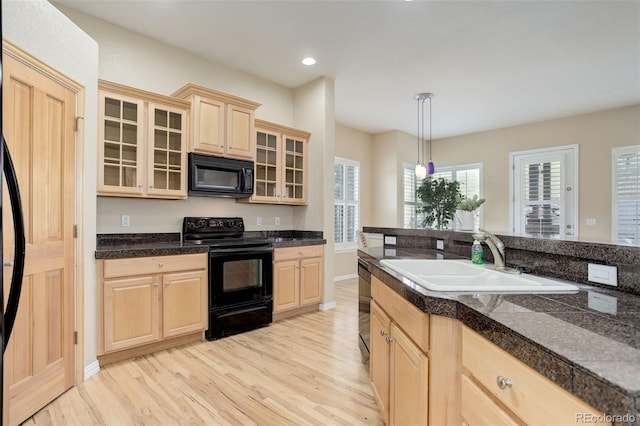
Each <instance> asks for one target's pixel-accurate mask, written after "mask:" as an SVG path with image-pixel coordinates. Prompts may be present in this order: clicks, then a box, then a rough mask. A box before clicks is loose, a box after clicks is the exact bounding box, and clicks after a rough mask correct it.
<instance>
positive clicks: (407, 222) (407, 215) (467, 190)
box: [403, 164, 482, 228]
mask: <svg viewBox="0 0 640 426" xmlns="http://www.w3.org/2000/svg"><path fill="white" fill-rule="evenodd" d="M432 177H433V178H435V179H437V178H444V179H447V180H457V181H458V182H460V192H461V193H462V195H464V196H465V197H468V198H472V197H473V196H474V195H477V196H478V198H482V186H481V182H482V165H481V164H466V165H461V166H450V167H439V168H438V169H437V170H436V172H435V173H434V174H433V175H432ZM419 185H420V182H419V181H418V179H416V175H415V172H414V165H412V164H404V165H403V188H404V227H405V228H422V220H423V218H424V215H423V214H421V213H417V208H418V207H419V206H422V205H423V203H422V202H421V201H420V200H419V199H418V198H417V197H416V189H417V188H418V186H419ZM480 210H481V209H480ZM480 210H479V211H478V215H476V217H475V222H476V223H475V228H478V227H479V226H480V224H481V223H482V222H481V215H480Z"/></svg>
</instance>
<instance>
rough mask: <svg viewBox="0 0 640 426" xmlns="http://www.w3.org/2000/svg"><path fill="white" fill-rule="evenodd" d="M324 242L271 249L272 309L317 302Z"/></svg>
mask: <svg viewBox="0 0 640 426" xmlns="http://www.w3.org/2000/svg"><path fill="white" fill-rule="evenodd" d="M323 277H324V246H323V245H313V246H302V247H283V248H276V249H274V250H273V313H274V314H278V313H281V312H287V311H292V310H294V309H298V308H303V307H308V306H314V305H318V304H319V303H320V302H321V301H322V295H323V291H324V278H323Z"/></svg>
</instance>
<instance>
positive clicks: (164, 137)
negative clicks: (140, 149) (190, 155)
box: [146, 102, 187, 198]
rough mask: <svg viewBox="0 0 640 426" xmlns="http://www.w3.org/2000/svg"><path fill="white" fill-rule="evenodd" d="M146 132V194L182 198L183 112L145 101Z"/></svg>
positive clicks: (184, 158) (184, 169)
mask: <svg viewBox="0 0 640 426" xmlns="http://www.w3.org/2000/svg"><path fill="white" fill-rule="evenodd" d="M147 135H148V145H147V149H148V150H149V152H148V165H149V166H148V176H147V183H148V187H147V188H146V191H147V193H148V194H150V195H154V196H168V197H176V198H186V197H187V167H186V162H187V147H186V143H187V111H185V110H183V109H180V108H175V107H171V106H165V105H161V104H156V103H152V102H149V123H148V128H147Z"/></svg>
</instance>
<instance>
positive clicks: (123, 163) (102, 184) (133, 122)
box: [98, 90, 145, 196]
mask: <svg viewBox="0 0 640 426" xmlns="http://www.w3.org/2000/svg"><path fill="white" fill-rule="evenodd" d="M98 116H99V117H100V119H99V122H98V164H99V168H98V192H99V193H100V194H128V195H138V196H142V195H143V192H144V189H145V188H144V187H143V184H144V161H145V157H144V152H145V145H144V131H145V128H144V124H143V121H144V102H142V101H141V100H140V99H136V98H134V97H131V96H123V95H120V94H115V93H109V92H106V91H102V90H101V91H100V92H99V109H98Z"/></svg>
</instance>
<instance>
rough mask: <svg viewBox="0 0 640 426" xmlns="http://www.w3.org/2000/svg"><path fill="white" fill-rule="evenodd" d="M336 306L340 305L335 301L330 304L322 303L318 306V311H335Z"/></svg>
mask: <svg viewBox="0 0 640 426" xmlns="http://www.w3.org/2000/svg"><path fill="white" fill-rule="evenodd" d="M336 306H338V305H337V304H336V302H335V301H333V302H328V303H321V304H320V306H318V309H320V310H321V311H328V310H329V309H335V308H336Z"/></svg>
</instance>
